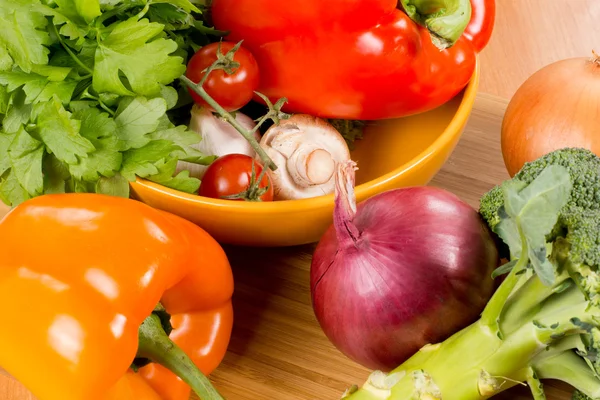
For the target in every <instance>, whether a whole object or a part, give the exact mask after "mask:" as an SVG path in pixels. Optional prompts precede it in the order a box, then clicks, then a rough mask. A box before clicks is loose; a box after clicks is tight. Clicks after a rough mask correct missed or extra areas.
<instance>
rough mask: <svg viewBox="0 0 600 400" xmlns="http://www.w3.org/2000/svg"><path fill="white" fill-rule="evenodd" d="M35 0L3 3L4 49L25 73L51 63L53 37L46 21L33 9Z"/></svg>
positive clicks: (1, 36)
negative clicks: (50, 52)
mask: <svg viewBox="0 0 600 400" xmlns="http://www.w3.org/2000/svg"><path fill="white" fill-rule="evenodd" d="M36 3H37V1H35V0H0V27H2V28H1V29H0V47H4V48H6V49H7V50H8V53H9V54H10V55H11V57H12V58H13V60H14V61H15V63H16V64H17V65H18V66H19V67H20V68H21V69H22V70H23V71H25V72H30V71H31V68H32V67H33V64H47V63H48V54H49V50H48V49H47V48H46V47H45V45H48V44H50V35H49V34H48V32H47V31H46V24H47V21H46V18H45V17H44V15H43V14H42V13H40V12H39V11H38V10H35V9H33V8H32V6H34V5H35V4H36Z"/></svg>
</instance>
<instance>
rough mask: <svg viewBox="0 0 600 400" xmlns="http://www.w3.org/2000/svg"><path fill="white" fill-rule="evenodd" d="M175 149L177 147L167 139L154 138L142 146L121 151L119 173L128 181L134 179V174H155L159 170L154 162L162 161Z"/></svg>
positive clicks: (145, 175)
mask: <svg viewBox="0 0 600 400" xmlns="http://www.w3.org/2000/svg"><path fill="white" fill-rule="evenodd" d="M176 150H178V147H177V146H176V145H174V144H173V142H171V141H168V140H154V141H152V142H150V143H148V144H147V145H145V146H144V147H141V148H138V149H131V150H128V151H126V152H125V153H123V166H122V169H121V174H122V175H123V176H124V177H125V178H127V179H128V180H129V181H134V180H135V177H136V175H137V176H139V177H140V178H145V177H147V176H150V175H156V174H158V173H159V172H160V171H159V169H158V167H157V165H156V163H158V162H160V161H162V162H163V163H164V160H165V159H166V158H168V157H169V155H170V154H171V153H172V152H173V151H176ZM159 165H160V164H159Z"/></svg>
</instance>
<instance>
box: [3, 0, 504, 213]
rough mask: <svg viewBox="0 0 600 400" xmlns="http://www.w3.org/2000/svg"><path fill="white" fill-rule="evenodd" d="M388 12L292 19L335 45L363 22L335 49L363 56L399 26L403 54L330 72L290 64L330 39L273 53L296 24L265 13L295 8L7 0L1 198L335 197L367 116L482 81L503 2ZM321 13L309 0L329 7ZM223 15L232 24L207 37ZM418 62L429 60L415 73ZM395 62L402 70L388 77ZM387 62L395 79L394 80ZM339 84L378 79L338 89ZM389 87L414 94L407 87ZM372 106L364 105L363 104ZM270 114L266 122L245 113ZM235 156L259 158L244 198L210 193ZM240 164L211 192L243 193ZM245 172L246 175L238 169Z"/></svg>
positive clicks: (249, 170)
mask: <svg viewBox="0 0 600 400" xmlns="http://www.w3.org/2000/svg"><path fill="white" fill-rule="evenodd" d="M375 3H377V2H373V4H372V5H369V7H371V6H375V5H376V4H375ZM380 3H382V4H377V7H375V8H373V11H372V12H368V13H366V14H365V13H364V11H366V9H365V8H364V5H365V4H367V3H364V2H360V1H348V2H346V3H345V5H344V7H341V8H339V10H341V9H345V12H344V13H339V15H338V14H337V13H336V12H337V11H335V10H338V8H336V7H327V8H328V9H329V10H330V11H331V12H332V14H331V15H326V14H322V13H321V14H322V15H321V17H322V18H325V20H323V21H319V19H318V18H317V17H316V15H310V13H308V14H306V15H303V16H302V18H300V19H299V20H298V21H297V23H298V26H297V27H296V28H294V29H293V30H289V29H287V28H288V27H287V25H286V28H285V29H284V31H285V32H287V33H286V34H288V33H293V32H296V33H302V35H304V36H306V35H307V34H308V33H309V31H310V32H312V33H311V34H314V35H316V36H315V38H319V40H322V39H323V37H324V35H327V33H328V29H329V28H328V27H329V26H330V23H333V22H334V21H340V22H343V23H344V24H347V25H348V28H350V27H353V26H355V25H356V24H358V25H361V23H360V21H362V20H364V24H365V26H362V27H360V29H358V30H354V28H353V29H351V30H350V31H348V32H344V33H343V34H342V35H341V37H339V38H338V39H337V40H339V41H340V42H339V43H338V44H339V46H337V48H339V49H344V48H346V47H347V46H345V45H342V44H343V43H345V42H346V41H347V40H352V41H355V39H356V35H362V36H361V37H363V38H364V40H362V41H360V43H363V44H362V45H361V46H363V47H365V46H366V47H365V49H366V48H370V49H371V51H375V50H376V47H377V46H376V45H374V44H373V43H371V42H370V41H369V40H368V37H367V36H368V35H373V34H374V30H377V29H379V28H377V27H381V26H383V25H382V24H384V25H385V26H388V25H389V26H390V27H393V29H392V31H390V32H388V33H387V34H386V37H387V40H388V41H389V42H390V44H392V43H393V46H395V47H394V49H395V50H394V51H391V50H390V51H389V52H387V51H386V52H385V53H386V54H388V55H389V56H390V58H389V59H386V58H385V57H383V58H382V59H381V60H377V59H371V57H368V56H363V55H362V54H363V53H364V52H365V49H363V48H360V49H354V48H352V46H351V47H348V49H349V50H350V51H351V54H348V55H347V56H348V59H349V60H353V63H345V67H347V68H349V69H348V71H346V72H345V73H342V72H343V71H340V70H339V68H340V67H341V65H340V64H338V63H334V64H335V65H334V64H331V66H335V74H334V75H331V71H329V70H328V69H323V71H321V72H318V71H312V70H307V69H306V68H307V66H308V67H311V68H313V67H317V66H320V68H321V67H325V66H328V67H329V66H330V65H329V64H330V63H328V62H320V63H314V62H310V65H307V64H306V63H304V62H302V63H295V62H292V61H291V60H290V59H289V57H292V58H294V57H296V58H297V57H298V56H299V55H301V57H302V58H303V59H304V60H310V59H312V58H314V57H321V56H323V55H324V53H323V51H327V52H328V51H329V50H330V49H331V48H332V47H331V43H329V42H322V43H321V42H320V41H316V42H315V46H316V47H313V48H302V47H296V46H295V45H290V46H288V47H289V48H288V50H289V51H290V52H291V53H290V54H287V53H282V54H279V53H277V52H278V51H279V50H275V53H273V52H272V51H273V49H275V48H278V46H274V47H273V46H263V41H264V40H269V39H268V38H269V37H270V35H276V36H277V35H279V34H280V33H281V32H282V29H283V28H282V27H281V26H272V27H271V28H269V29H270V30H269V29H267V26H266V25H265V24H264V22H257V23H258V25H253V26H254V27H259V29H257V30H248V27H247V26H246V25H245V24H246V22H247V21H250V20H256V21H261V19H260V18H258V17H257V15H261V18H266V19H268V20H271V21H280V20H281V21H283V20H286V21H287V17H286V15H287V12H289V10H293V9H295V8H296V7H294V6H293V5H291V4H286V5H285V6H284V7H283V8H282V7H281V6H282V4H276V3H273V2H266V1H261V2H242V1H236V2H233V3H231V2H227V1H223V0H221V1H215V2H212V4H210V6H204V5H203V6H202V9H201V8H200V6H198V5H195V4H194V3H192V2H190V1H189V0H18V1H16V2H12V1H8V0H4V2H3V3H0V6H1V7H0V8H1V11H0V21H2V26H3V28H2V33H1V34H0V122H1V130H0V154H7V157H3V158H2V160H0V199H1V200H2V201H3V202H4V203H6V204H8V205H10V206H15V205H18V204H20V203H22V202H23V201H25V200H27V199H29V198H33V197H36V196H39V195H42V194H51V193H70V192H91V193H100V194H110V195H116V196H122V197H128V196H129V182H132V181H134V180H136V179H137V178H145V179H148V180H150V181H153V182H156V183H159V184H161V185H163V186H166V187H169V188H172V189H175V190H179V191H182V192H186V193H191V194H199V195H200V196H207V197H215V198H219V199H229V200H246V201H271V200H293V199H302V198H308V197H315V196H320V195H324V194H329V193H332V192H333V188H334V175H335V174H334V166H335V165H336V164H337V163H339V162H344V161H347V160H348V159H349V158H350V155H349V154H350V153H349V152H350V148H351V147H352V145H353V141H354V140H355V139H356V138H360V137H361V136H362V128H363V127H364V121H362V120H364V119H379V118H388V117H393V116H403V115H409V114H414V113H417V112H423V111H426V110H428V109H431V108H434V107H437V106H439V105H441V104H442V103H444V102H446V101H448V100H450V99H451V98H452V97H453V96H454V95H456V94H457V93H458V92H459V91H460V90H461V89H462V88H463V87H464V86H465V85H466V84H467V83H468V80H469V79H470V77H471V75H472V73H473V70H474V60H475V55H476V53H477V52H479V51H480V50H481V49H482V48H483V47H484V46H485V45H486V44H487V42H488V40H489V37H490V35H491V31H492V27H493V22H494V17H495V3H494V1H493V0H439V1H436V2H423V1H410V2H409V1H405V2H401V3H399V4H396V2H393V4H392V2H380ZM383 3H386V4H383ZM387 3H389V4H387ZM319 4H322V5H319ZM323 4H324V3H319V2H316V3H315V4H310V5H309V4H308V3H305V2H303V4H302V5H301V6H302V7H309V6H310V7H309V8H307V10H313V8H314V10H313V11H314V12H318V9H320V7H322V6H323ZM361 4H362V5H361ZM209 7H210V12H209V13H207V12H206V11H207V10H208V9H209ZM247 11H248V12H249V13H248V12H247ZM250 11H251V12H250ZM208 16H209V17H210V20H209V17H208ZM296 17H299V16H296ZM240 18H242V19H241V20H240ZM213 21H214V22H215V25H216V26H217V28H219V27H220V26H222V27H223V30H222V31H221V30H215V29H213V28H208V26H210V25H211V24H212V22H213ZM315 21H316V22H319V23H317V24H315ZM308 22H310V23H309V24H308V25H306V24H307V23H308ZM267 25H268V24H267ZM400 26H402V27H403V28H402V29H400V28H399V27H400ZM303 27H304V28H303ZM317 27H319V29H316V28H317ZM253 29H254V28H253ZM265 29H267V30H265ZM307 29H308V31H307ZM257 35H258V36H257ZM258 37H260V39H258ZM223 38H225V40H223ZM397 43H401V46H400V47H398V48H397V46H396V44H397ZM373 46H375V47H373ZM267 48H268V49H269V50H267V53H265V52H264V50H266V49H267ZM378 51H380V50H378ZM277 54H279V55H277ZM306 54H312V56H311V57H306ZM332 54H333V53H332ZM334 57H336V59H342V58H345V56H344V55H339V54H338V55H334ZM406 59H415V60H418V62H417V61H415V62H414V63H411V64H410V65H408V64H406V63H405V61H402V60H406ZM390 63H391V64H394V65H404V66H403V67H402V68H397V67H394V68H389V66H390V65H391V64H390ZM367 66H369V67H368V68H367ZM382 68H383V69H390V70H393V71H395V73H396V74H397V76H396V75H389V76H388V75H382V70H381V69H382ZM357 70H360V71H361V72H360V73H355V72H356V71H357ZM367 70H369V73H368V74H367V73H366V71H367ZM434 70H435V71H436V72H435V74H433V71H434ZM428 71H429V72H428ZM440 71H443V73H441V72H440ZM433 75H435V76H436V80H432V79H431V78H432V76H433ZM336 76H339V77H341V79H348V76H356V77H359V76H362V77H364V78H365V81H364V82H360V84H359V83H356V82H355V83H351V82H349V81H348V82H344V83H343V84H338V83H335V81H334V80H333V77H336ZM386 76H387V78H386ZM344 77H346V78H344ZM327 80H329V81H331V83H332V84H334V85H336V87H337V88H338V89H341V88H344V87H346V88H350V87H352V88H353V91H354V92H353V93H351V94H348V93H346V92H344V91H341V92H340V91H339V90H331V89H328V88H327V85H322V82H323V81H327ZM390 80H391V81H394V82H397V83H398V85H400V87H401V88H410V90H416V92H414V93H413V92H406V93H405V92H401V91H399V90H398V89H399V88H398V87H397V86H394V85H389V84H388V82H387V81H390ZM376 82H379V83H380V85H376V84H375V83H376ZM381 84H383V86H381ZM299 88H300V89H301V92H302V93H303V95H302V98H301V99H300V98H298V95H299V94H298V89H299ZM314 89H316V90H317V91H318V93H315V92H314ZM311 90H312V91H311ZM262 92H264V93H265V94H266V95H265V94H262ZM326 95H331V96H333V97H330V98H329V97H327V96H326ZM358 98H360V99H362V100H361V104H354V103H352V102H353V101H355V100H356V99H358ZM376 100H377V101H376ZM259 104H262V106H261V107H260V109H259V111H258V115H257V119H256V120H252V119H251V118H249V117H248V116H247V115H245V113H247V112H248V111H251V110H252V109H254V110H256V107H255V106H256V105H259ZM288 108H289V110H291V111H293V112H294V113H296V114H295V115H292V114H289V113H287V112H286V110H287V109H288ZM253 113H254V114H256V112H253ZM315 116H320V117H327V118H328V119H321V118H316V117H315ZM287 119H289V121H286V120H287ZM284 121H286V122H285V123H284V124H283V125H282V126H281V127H280V122H284ZM268 125H271V126H270V127H269V126H268ZM261 129H262V131H261ZM231 154H236V155H238V157H246V158H247V159H246V161H245V165H246V167H245V170H243V171H242V172H241V173H242V175H247V176H248V178H247V179H246V180H245V183H243V184H242V185H241V186H242V187H240V188H238V189H239V191H238V192H236V193H231V192H230V191H228V190H225V191H224V192H223V193H221V191H215V190H201V183H202V180H203V179H204V173H205V172H206V171H207V169H208V166H209V165H210V164H211V163H212V162H213V161H215V160H216V159H217V158H219V157H222V156H230V155H231ZM234 158H235V157H228V158H225V159H223V160H220V164H219V165H225V166H226V168H225V169H224V170H223V171H225V172H218V173H216V174H215V173H212V174H211V175H209V178H207V179H210V180H211V181H210V182H206V183H205V186H213V187H214V186H215V185H218V184H219V182H225V186H229V187H230V188H233V187H234V186H235V182H236V179H237V178H238V176H239V175H238V172H239V167H236V166H229V165H228V163H230V162H233V161H229V160H233V159H234ZM251 159H256V161H257V162H258V163H259V165H258V167H257V168H254V166H255V164H256V163H253V162H251V161H250V160H251ZM263 167H264V168H263ZM236 168H237V169H236ZM231 170H235V171H238V172H234V173H231V172H226V171H231ZM258 170H261V172H262V174H263V176H258V175H257V174H256V173H257V171H258ZM218 171H221V170H220V169H218ZM259 182H267V186H268V188H267V191H268V192H272V196H271V195H266V196H263V193H262V192H263V189H264V187H263V186H261V184H259ZM265 193H266V192H265Z"/></svg>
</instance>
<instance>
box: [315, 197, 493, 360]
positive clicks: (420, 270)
mask: <svg viewBox="0 0 600 400" xmlns="http://www.w3.org/2000/svg"><path fill="white" fill-rule="evenodd" d="M350 192H351V196H352V197H353V196H354V195H353V193H352V190H350ZM342 196H343V195H342ZM342 201H343V199H342ZM342 201H339V199H337V198H336V211H335V213H336V214H335V218H334V221H335V222H334V224H333V225H332V226H331V227H330V228H329V229H328V230H327V232H326V233H325V235H324V236H323V237H322V238H321V240H320V241H319V243H318V245H317V247H316V249H315V252H314V254H313V260H312V265H311V296H312V302H313V308H314V312H315V314H316V317H317V320H318V321H319V324H320V325H321V328H322V329H323V331H324V332H325V334H326V335H327V337H328V339H329V340H330V341H331V342H332V343H333V344H334V345H335V346H336V347H337V349H338V350H339V351H341V352H342V353H343V354H345V355H346V356H347V357H349V358H350V359H352V360H354V361H355V362H357V363H359V364H361V365H363V366H365V367H367V368H369V369H380V370H383V371H389V370H391V369H393V368H395V367H397V366H398V365H400V364H401V363H402V362H404V361H405V360H406V359H408V358H409V357H410V356H411V355H413V354H414V353H415V352H417V351H418V350H419V349H420V348H421V347H422V346H424V345H426V344H428V343H438V342H441V341H443V340H445V339H447V338H448V337H450V336H451V335H452V334H454V333H455V332H457V331H459V330H460V329H462V328H464V327H466V326H468V325H470V324H471V323H473V322H475V321H476V320H477V319H478V318H479V316H480V313H481V312H482V311H483V309H484V307H485V305H486V304H487V302H488V301H489V299H490V298H491V296H492V294H493V292H494V290H495V288H496V284H495V282H494V280H493V279H492V278H491V274H492V271H493V270H494V269H495V268H496V267H497V266H498V264H499V257H498V251H497V248H496V245H495V243H494V240H493V239H492V235H491V234H490V231H489V228H488V227H487V225H486V224H485V222H483V220H482V219H481V218H480V216H479V214H478V213H477V212H476V211H475V210H474V209H473V208H471V207H470V206H469V205H468V204H466V203H464V202H463V201H461V200H460V199H459V198H458V197H457V196H455V195H453V194H452V193H449V192H447V191H445V190H443V189H438V188H435V187H429V186H422V187H412V188H403V189H397V190H392V191H388V192H385V193H381V194H379V195H376V196H374V197H372V198H370V199H368V200H366V201H364V202H362V203H360V204H359V205H358V207H357V209H356V215H353V212H352V210H351V209H349V208H348V207H347V206H346V207H344V206H342V205H341V202H342ZM346 201H348V200H347V199H346ZM350 201H352V200H350ZM344 209H345V210H344ZM344 213H346V214H345V215H344Z"/></svg>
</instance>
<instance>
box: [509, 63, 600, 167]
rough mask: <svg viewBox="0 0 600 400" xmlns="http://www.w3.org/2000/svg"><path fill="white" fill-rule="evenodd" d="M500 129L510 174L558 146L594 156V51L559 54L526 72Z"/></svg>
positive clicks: (599, 91) (598, 98)
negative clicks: (582, 54)
mask: <svg viewBox="0 0 600 400" xmlns="http://www.w3.org/2000/svg"><path fill="white" fill-rule="evenodd" d="M501 132H502V133H501V146H502V156H503V158H504V164H505V166H506V170H507V171H508V174H509V175H510V176H511V177H514V176H515V174H517V172H519V171H520V170H521V168H523V166H524V165H525V163H527V162H531V161H534V160H537V159H538V158H540V157H542V156H543V155H545V154H548V153H551V152H553V151H555V150H558V149H562V148H567V147H571V148H575V147H576V148H584V149H588V150H590V151H592V152H594V153H595V154H596V155H599V156H600V56H599V55H598V54H597V53H593V56H592V58H586V57H578V58H569V59H565V60H559V61H556V62H554V63H552V64H549V65H547V66H545V67H543V68H542V69H540V70H538V71H537V72H535V73H534V74H533V75H531V76H530V77H529V78H527V80H526V81H525V82H523V84H522V85H521V86H520V87H519V88H518V89H517V91H516V92H515V94H514V96H513V97H512V98H511V100H510V102H509V104H508V107H507V109H506V112H505V114H504V118H503V120H502V130H501Z"/></svg>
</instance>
